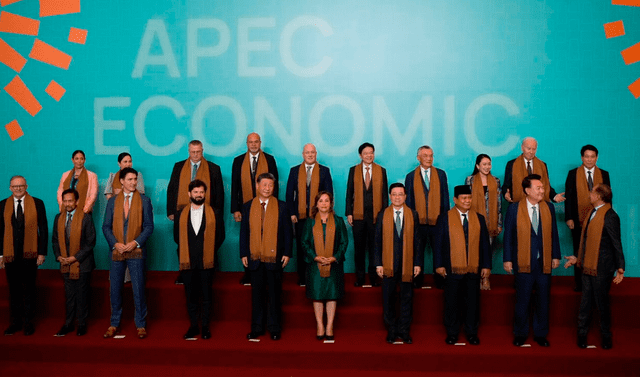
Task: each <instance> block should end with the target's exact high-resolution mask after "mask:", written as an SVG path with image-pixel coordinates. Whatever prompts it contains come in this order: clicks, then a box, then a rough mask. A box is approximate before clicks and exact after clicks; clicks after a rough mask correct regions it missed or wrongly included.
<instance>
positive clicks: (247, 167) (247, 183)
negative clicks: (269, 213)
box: [240, 149, 276, 203]
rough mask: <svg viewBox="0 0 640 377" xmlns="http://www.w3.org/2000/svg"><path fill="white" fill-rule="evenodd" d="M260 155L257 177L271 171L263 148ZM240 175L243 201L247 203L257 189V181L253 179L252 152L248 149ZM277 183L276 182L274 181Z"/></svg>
mask: <svg viewBox="0 0 640 377" xmlns="http://www.w3.org/2000/svg"><path fill="white" fill-rule="evenodd" d="M259 153H260V154H259V155H258V156H260V157H258V167H256V179H257V178H258V176H259V175H260V174H262V173H268V172H269V166H268V165H267V158H266V157H265V156H264V152H263V151H262V149H261V150H260V151H259ZM240 177H241V182H242V202H243V203H246V202H248V201H249V200H251V199H253V190H254V189H255V186H256V182H255V181H254V182H252V181H251V153H250V152H248V151H247V153H246V154H245V155H244V160H243V161H242V168H240ZM274 183H276V182H274Z"/></svg>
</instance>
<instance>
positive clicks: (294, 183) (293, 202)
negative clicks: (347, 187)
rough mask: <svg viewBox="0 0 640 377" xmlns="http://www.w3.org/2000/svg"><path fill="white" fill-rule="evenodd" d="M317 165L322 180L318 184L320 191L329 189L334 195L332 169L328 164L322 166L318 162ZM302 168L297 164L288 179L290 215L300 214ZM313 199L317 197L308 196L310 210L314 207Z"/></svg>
mask: <svg viewBox="0 0 640 377" xmlns="http://www.w3.org/2000/svg"><path fill="white" fill-rule="evenodd" d="M316 165H317V166H315V167H314V169H317V168H319V169H320V172H319V173H320V177H319V178H320V182H319V185H318V192H320V191H327V192H330V193H331V194H332V195H333V180H332V179H331V171H329V168H328V167H326V166H322V165H320V164H318V163H316ZM299 169H300V165H296V166H294V167H292V168H291V171H289V180H288V181H287V195H286V196H287V207H288V208H289V214H290V216H299V215H300V214H299V213H298V171H299ZM309 195H310V193H309V190H307V196H309ZM313 199H315V198H307V206H308V208H309V211H311V207H313V203H312V202H313Z"/></svg>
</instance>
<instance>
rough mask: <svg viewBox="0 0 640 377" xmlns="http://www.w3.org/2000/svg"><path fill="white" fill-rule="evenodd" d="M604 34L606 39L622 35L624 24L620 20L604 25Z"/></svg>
mask: <svg viewBox="0 0 640 377" xmlns="http://www.w3.org/2000/svg"><path fill="white" fill-rule="evenodd" d="M604 34H605V35H606V36H607V39H609V38H615V37H620V36H622V35H624V23H623V22H622V20H620V21H616V22H608V23H606V24H604Z"/></svg>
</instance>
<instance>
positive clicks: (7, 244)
mask: <svg viewBox="0 0 640 377" xmlns="http://www.w3.org/2000/svg"><path fill="white" fill-rule="evenodd" d="M22 208H23V210H24V244H23V247H22V249H23V251H24V255H23V258H25V259H34V258H37V257H38V214H37V211H36V202H35V201H34V200H33V197H32V196H31V195H29V194H28V193H27V194H25V195H24V196H23V197H22ZM12 217H13V195H12V196H10V197H9V198H7V201H6V202H5V205H4V240H3V250H4V251H3V254H4V261H5V263H11V262H13V261H14V260H15V251H14V250H13V224H12V223H11V218H12Z"/></svg>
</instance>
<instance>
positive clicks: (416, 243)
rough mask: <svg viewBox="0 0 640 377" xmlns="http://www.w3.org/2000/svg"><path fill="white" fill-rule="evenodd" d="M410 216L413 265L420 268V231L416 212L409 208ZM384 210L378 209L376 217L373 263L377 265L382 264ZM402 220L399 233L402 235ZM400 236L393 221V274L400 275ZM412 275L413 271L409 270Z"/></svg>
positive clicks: (405, 214)
mask: <svg viewBox="0 0 640 377" xmlns="http://www.w3.org/2000/svg"><path fill="white" fill-rule="evenodd" d="M404 216H409V214H408V213H406V212H405V213H404ZM411 216H413V224H414V225H413V266H414V267H415V266H420V269H421V270H422V264H423V260H424V258H423V257H422V249H423V248H422V247H421V245H420V233H419V231H418V213H416V211H413V210H411ZM383 219H384V211H380V213H379V214H378V218H377V219H376V244H375V249H374V254H373V260H374V263H375V265H376V267H377V266H382V246H383V242H384V232H383V230H382V228H383V223H384V221H383ZM404 228H405V227H404V221H403V227H402V231H401V232H400V234H401V235H402V237H404ZM402 237H399V236H398V232H397V231H396V224H395V222H394V223H393V276H394V277H396V276H398V277H401V276H402ZM411 275H413V271H412V272H411Z"/></svg>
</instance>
